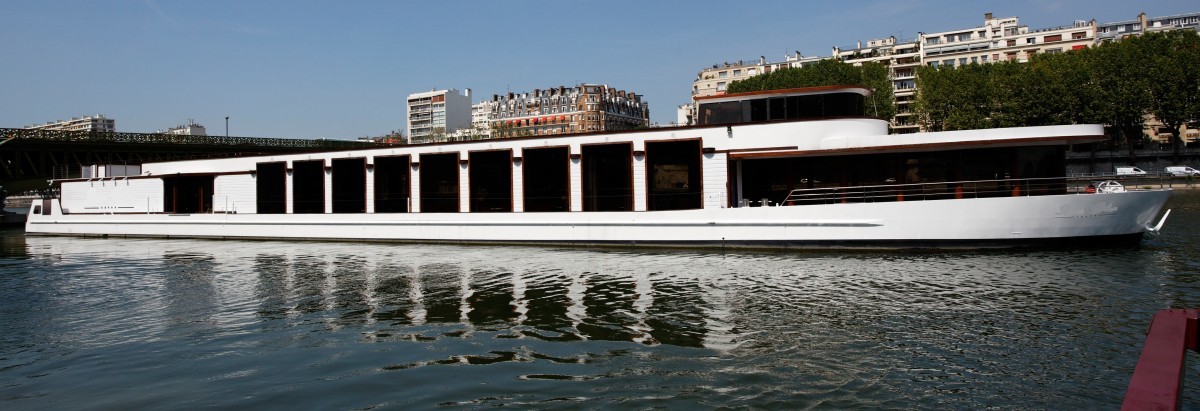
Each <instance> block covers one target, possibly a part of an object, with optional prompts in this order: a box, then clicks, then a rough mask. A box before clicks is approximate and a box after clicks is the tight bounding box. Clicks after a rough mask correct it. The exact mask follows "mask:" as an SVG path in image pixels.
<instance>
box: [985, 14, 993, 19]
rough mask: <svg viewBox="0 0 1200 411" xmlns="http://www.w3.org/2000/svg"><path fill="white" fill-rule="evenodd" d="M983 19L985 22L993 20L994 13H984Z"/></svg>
mask: <svg viewBox="0 0 1200 411" xmlns="http://www.w3.org/2000/svg"><path fill="white" fill-rule="evenodd" d="M983 19H984V20H991V19H992V13H983Z"/></svg>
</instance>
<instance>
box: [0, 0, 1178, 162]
mask: <svg viewBox="0 0 1200 411" xmlns="http://www.w3.org/2000/svg"><path fill="white" fill-rule="evenodd" d="M1141 11H1145V12H1146V13H1147V14H1148V15H1150V16H1162V15H1169V14H1180V13H1187V12H1194V11H1200V2H1196V1H1195V0H1190V1H1176V0H1161V1H1148V2H1135V1H1112V0H1090V1H1087V0H1085V1H1075V0H1037V1H1034V0H1011V1H1001V2H983V1H962V0H948V1H943V0H880V1H822V2H815V1H813V2H810V1H757V2H739V1H678V2H668V1H654V0H642V1H624V0H605V1H532V0H530V1H525V0H514V1H482V0H481V1H451V0H441V1H421V2H402V1H386V2H385V1H378V2H376V1H350V2H345V1H337V2H335V1H166V0H143V1H124V0H112V1H57V0H36V1H18V0H5V1H0V55H2V56H3V63H2V64H0V85H2V87H0V127H22V126H26V125H29V124H34V123H42V122H46V121H52V120H58V119H66V118H69V117H73V116H83V115H90V114H96V113H103V114H105V115H106V116H108V117H110V118H115V119H116V122H117V123H116V124H117V129H118V130H119V131H129V132H150V131H154V130H157V129H166V128H168V127H171V126H175V125H178V124H182V123H184V122H185V121H186V120H187V119H188V118H193V119H195V120H196V121H197V122H199V123H200V124H203V125H205V126H206V127H207V128H208V130H209V133H210V134H224V132H225V124H224V119H225V116H229V117H230V120H229V127H230V134H232V135H237V136H261V137H295V138H318V137H322V138H338V139H353V138H355V137H361V136H366V135H382V134H385V133H387V132H388V131H390V130H398V129H403V128H404V114H405V108H404V98H405V96H407V95H408V94H410V93H415V92H421V91H428V90H431V89H434V88H439V89H442V88H459V89H463V88H470V89H472V90H473V91H474V93H475V95H476V98H475V101H477V102H478V101H480V99H481V98H484V97H486V98H491V95H492V94H498V93H504V92H506V91H507V90H511V91H514V92H522V91H531V90H533V89H535V88H547V87H554V86H558V85H568V86H569V85H573V84H577V83H580V82H589V83H603V84H608V85H610V86H613V87H617V88H619V89H625V90H629V91H633V92H636V93H639V94H642V95H644V96H645V98H646V99H647V101H648V102H649V103H650V109H651V114H650V115H651V120H652V121H656V122H659V123H669V122H671V121H674V119H675V107H676V106H677V105H679V104H683V103H686V102H688V100H689V93H690V90H691V83H692V80H693V79H694V78H695V75H696V72H697V71H699V70H700V69H701V68H703V67H706V66H711V65H712V64H713V63H718V62H724V61H736V60H739V59H742V60H752V59H757V58H758V56H760V55H765V56H766V57H767V58H768V60H771V61H778V60H782V59H783V55H784V54H785V53H790V52H793V51H797V50H798V51H800V52H801V53H803V54H804V55H806V56H827V55H829V54H830V50H831V48H832V47H833V46H843V47H844V46H848V45H853V44H854V43H855V42H856V41H859V40H862V41H866V40H869V39H874V38H884V37H887V36H892V35H894V36H897V37H898V38H903V39H911V38H914V37H915V36H916V34H917V32H918V31H923V32H938V31H944V30H952V29H958V28H968V27H975V26H978V25H981V24H982V23H983V14H984V13H985V12H992V13H994V14H995V15H996V17H1008V16H1017V17H1019V18H1020V19H1021V20H1020V21H1021V23H1022V24H1025V25H1028V26H1030V27H1031V28H1035V29H1036V28H1045V27H1051V26H1060V25H1068V24H1071V23H1072V22H1073V21H1075V20H1090V19H1093V18H1094V19H1096V20H1098V21H1100V22H1111V21H1118V20H1128V19H1133V18H1135V17H1136V16H1137V14H1138V13H1139V12H1141Z"/></svg>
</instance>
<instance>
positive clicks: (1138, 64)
mask: <svg viewBox="0 0 1200 411" xmlns="http://www.w3.org/2000/svg"><path fill="white" fill-rule="evenodd" d="M913 111H914V113H915V114H916V115H917V116H918V118H919V121H920V122H921V124H922V125H923V126H925V128H926V129H928V130H930V131H942V130H964V129H975V128H996V127H1020V126H1043V125H1056V124H1081V123H1097V124H1104V125H1107V126H1108V127H1109V128H1108V129H1109V131H1110V133H1111V136H1112V138H1113V139H1114V140H1115V141H1116V142H1124V143H1126V145H1127V146H1128V147H1129V150H1130V156H1131V157H1132V153H1133V147H1134V145H1135V144H1137V143H1139V142H1141V141H1142V140H1143V139H1145V136H1143V133H1142V129H1143V126H1144V123H1145V119H1146V115H1153V116H1155V117H1157V118H1158V119H1159V121H1162V123H1163V124H1164V125H1165V126H1167V127H1169V128H1170V129H1171V130H1172V131H1171V133H1172V139H1171V140H1172V141H1171V143H1172V146H1173V147H1174V152H1175V158H1176V160H1178V156H1179V151H1180V148H1181V146H1182V140H1181V139H1180V136H1179V128H1180V126H1182V125H1184V124H1189V123H1195V122H1197V121H1200V35H1198V34H1197V33H1196V32H1195V31H1191V30H1174V31H1168V32H1158V33H1149V34H1145V35H1142V36H1135V37H1129V38H1126V39H1123V40H1120V41H1116V42H1109V43H1104V44H1101V45H1100V46H1098V47H1094V48H1084V49H1079V50H1073V51H1069V52H1066V53H1055V54H1036V55H1034V56H1033V57H1032V58H1031V59H1030V61H1029V63H1024V64H1022V63H1017V62H1015V61H1005V62H999V63H993V64H969V65H961V66H958V67H947V66H943V67H930V66H922V67H920V68H918V69H917V99H916V103H915V106H914V109H913Z"/></svg>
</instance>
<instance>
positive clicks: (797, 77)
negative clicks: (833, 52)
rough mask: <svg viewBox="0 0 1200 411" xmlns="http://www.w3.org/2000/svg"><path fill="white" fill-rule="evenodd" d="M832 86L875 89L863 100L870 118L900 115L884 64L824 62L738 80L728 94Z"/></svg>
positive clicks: (730, 84)
mask: <svg viewBox="0 0 1200 411" xmlns="http://www.w3.org/2000/svg"><path fill="white" fill-rule="evenodd" d="M829 85H854V86H863V87H866V88H868V89H870V90H871V95H870V96H868V97H867V98H866V99H863V104H864V105H865V107H864V108H865V112H866V113H867V115H870V116H872V117H875V118H881V119H885V120H890V119H891V118H892V116H893V115H895V114H896V106H895V103H894V102H893V98H892V81H891V79H890V78H888V68H887V66H884V65H883V64H880V63H863V64H862V66H854V65H850V64H846V63H843V62H840V61H836V60H821V61H818V62H816V63H812V64H806V65H804V66H803V67H791V68H784V69H779V70H775V71H772V72H770V73H765V74H761V75H757V76H754V77H750V78H748V79H745V80H738V81H734V82H732V83H729V86H728V87H727V88H726V92H728V93H745V92H750V91H762V90H779V89H788V88H798V87H817V86H829Z"/></svg>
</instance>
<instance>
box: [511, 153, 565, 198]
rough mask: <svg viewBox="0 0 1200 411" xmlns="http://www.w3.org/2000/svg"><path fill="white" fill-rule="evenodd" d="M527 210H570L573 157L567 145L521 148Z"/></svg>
mask: <svg viewBox="0 0 1200 411" xmlns="http://www.w3.org/2000/svg"><path fill="white" fill-rule="evenodd" d="M521 157H522V159H521V176H522V180H523V181H524V186H523V188H524V192H525V197H524V199H525V211H567V210H570V175H571V173H570V164H571V163H570V160H568V150H567V148H566V147H549V148H527V149H524V150H522V152H521Z"/></svg>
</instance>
